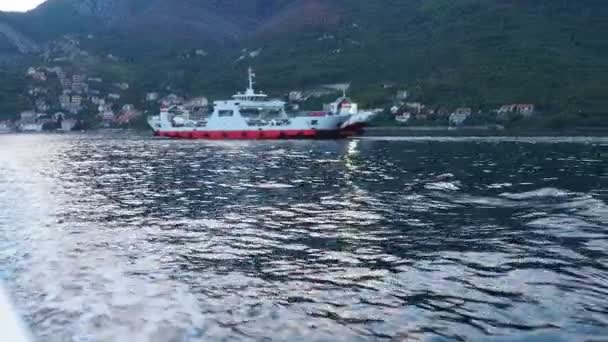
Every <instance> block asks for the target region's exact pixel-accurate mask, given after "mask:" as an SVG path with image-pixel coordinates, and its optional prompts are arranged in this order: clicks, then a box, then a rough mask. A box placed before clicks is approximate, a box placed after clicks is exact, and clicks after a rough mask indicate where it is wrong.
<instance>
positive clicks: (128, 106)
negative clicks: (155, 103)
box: [122, 104, 135, 112]
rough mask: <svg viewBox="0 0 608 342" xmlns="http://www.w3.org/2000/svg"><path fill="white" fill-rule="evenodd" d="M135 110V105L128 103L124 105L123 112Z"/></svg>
mask: <svg viewBox="0 0 608 342" xmlns="http://www.w3.org/2000/svg"><path fill="white" fill-rule="evenodd" d="M134 110H135V106H134V105H132V104H126V105H124V106H122V111H123V112H131V111H134Z"/></svg>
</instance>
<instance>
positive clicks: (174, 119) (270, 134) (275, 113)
mask: <svg viewBox="0 0 608 342" xmlns="http://www.w3.org/2000/svg"><path fill="white" fill-rule="evenodd" d="M254 78H255V74H254V73H253V71H252V69H251V68H249V87H248V88H247V90H246V91H245V92H244V93H237V94H236V95H233V96H232V99H230V100H224V101H215V102H214V103H213V104H214V110H213V112H212V113H211V115H210V116H209V117H208V118H206V119H204V120H199V121H195V120H191V119H190V117H189V114H188V113H187V112H185V113H182V112H180V111H179V110H178V109H179V108H176V107H175V106H173V107H168V106H164V107H163V108H161V111H160V114H159V115H157V116H152V117H150V118H148V124H149V125H150V127H152V129H153V130H154V133H155V135H157V136H161V137H169V138H176V139H213V140H223V139H233V140H247V139H328V138H341V137H344V134H343V133H344V131H343V127H344V124H345V123H346V122H348V120H349V119H350V118H351V114H349V113H342V112H313V113H307V114H302V115H295V116H291V115H288V114H287V113H286V111H285V105H286V103H285V102H284V101H281V100H273V99H269V98H268V95H266V94H264V93H261V92H256V91H255V90H254V88H253V85H254Z"/></svg>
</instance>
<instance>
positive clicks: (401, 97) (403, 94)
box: [396, 90, 410, 101]
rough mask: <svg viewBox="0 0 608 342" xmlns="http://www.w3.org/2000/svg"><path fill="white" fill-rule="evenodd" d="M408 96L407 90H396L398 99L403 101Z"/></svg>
mask: <svg viewBox="0 0 608 342" xmlns="http://www.w3.org/2000/svg"><path fill="white" fill-rule="evenodd" d="M408 97H410V93H409V92H408V91H407V90H399V91H398V92H397V96H396V98H397V100H399V101H405V100H407V98H408Z"/></svg>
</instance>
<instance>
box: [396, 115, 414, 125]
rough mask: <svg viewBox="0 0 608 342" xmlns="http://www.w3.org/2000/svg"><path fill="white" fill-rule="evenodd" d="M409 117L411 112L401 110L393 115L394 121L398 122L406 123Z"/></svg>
mask: <svg viewBox="0 0 608 342" xmlns="http://www.w3.org/2000/svg"><path fill="white" fill-rule="evenodd" d="M411 118H412V113H410V112H403V113H401V114H398V115H395V121H397V122H400V123H408V122H409V121H410V119H411Z"/></svg>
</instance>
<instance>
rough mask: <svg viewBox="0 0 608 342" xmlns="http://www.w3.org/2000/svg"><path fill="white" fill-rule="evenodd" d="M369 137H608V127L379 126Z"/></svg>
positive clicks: (367, 130)
mask: <svg viewBox="0 0 608 342" xmlns="http://www.w3.org/2000/svg"><path fill="white" fill-rule="evenodd" d="M366 135H368V136H421V135H438V136H439V135H441V136H445V135H448V136H471V135H479V136H585V135H594V136H608V127H571V128H567V129H549V128H546V129H538V128H534V129H526V128H504V127H502V126H465V127H448V126H393V127H391V126H378V127H368V128H367V129H366Z"/></svg>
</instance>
